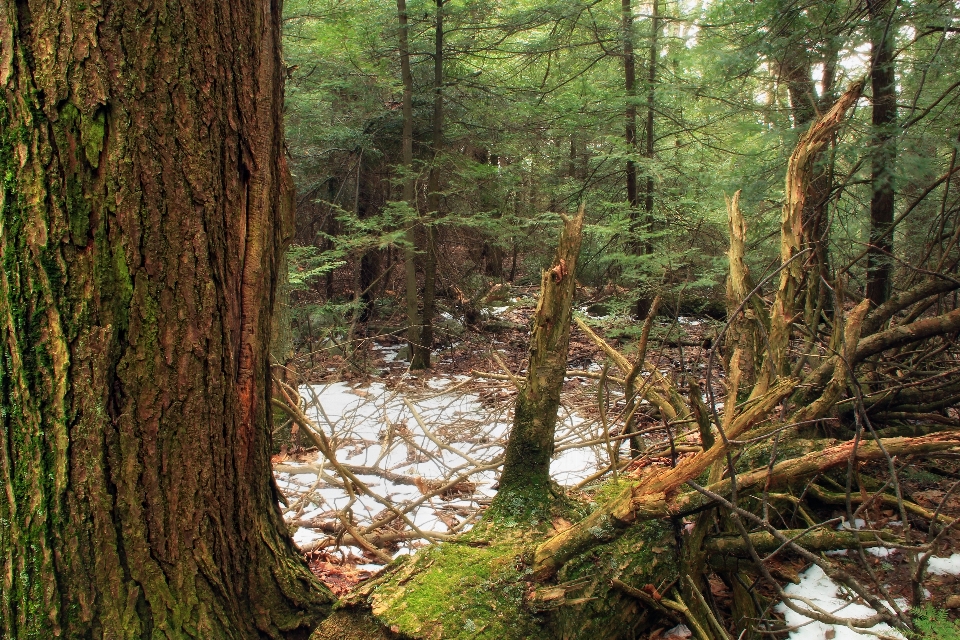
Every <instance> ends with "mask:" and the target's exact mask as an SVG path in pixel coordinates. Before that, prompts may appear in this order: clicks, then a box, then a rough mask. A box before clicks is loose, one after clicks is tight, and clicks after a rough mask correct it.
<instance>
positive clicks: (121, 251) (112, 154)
mask: <svg viewBox="0 0 960 640" xmlns="http://www.w3.org/2000/svg"><path fill="white" fill-rule="evenodd" d="M279 38H280V11H279V6H277V5H271V4H269V3H267V4H237V3H216V2H202V1H189V0H188V1H185V2H178V3H167V4H163V3H161V4H158V5H151V6H150V7H146V8H145V7H144V6H141V5H140V4H139V3H133V2H125V1H121V2H113V3H93V4H90V3H87V4H86V6H84V5H81V4H70V3H40V2H29V3H28V2H17V3H14V2H12V1H4V2H3V3H2V4H0V91H2V104H0V120H2V122H0V165H2V170H3V173H4V175H5V176H6V178H5V180H4V183H3V185H2V212H0V216H2V227H0V228H2V232H0V261H2V262H3V271H2V277H0V361H2V366H0V372H2V373H0V409H2V411H0V415H2V418H0V484H2V485H3V486H4V487H5V489H4V492H3V497H2V498H0V520H2V521H3V526H0V565H2V567H0V580H2V584H0V593H2V597H0V635H2V636H3V637H4V638H10V639H17V638H47V637H57V636H59V637H65V638H141V637H161V636H162V637H204V638H266V637H269V638H294V637H298V636H299V637H302V635H303V634H304V633H305V632H306V630H308V629H309V628H311V627H313V626H315V625H316V624H317V623H318V622H319V621H320V620H321V619H322V618H323V616H324V615H325V614H326V612H327V611H328V610H329V604H330V603H331V602H332V600H333V598H332V596H331V595H330V594H329V592H328V591H326V590H325V589H324V588H323V587H322V586H321V585H320V584H319V582H317V581H316V579H315V578H314V577H313V576H312V574H311V573H310V571H309V570H308V568H307V567H306V565H305V564H304V562H303V560H302V559H301V558H300V557H299V555H298V552H297V550H296V548H295V546H294V545H293V543H292V541H291V540H290V538H289V535H288V533H287V530H286V527H285V525H284V523H283V520H282V518H281V516H280V512H279V510H278V509H277V495H276V493H275V490H274V489H273V485H272V482H271V469H270V427H271V410H270V385H269V370H268V346H269V339H270V335H271V331H270V327H271V313H270V311H271V310H272V309H273V305H274V299H275V293H276V278H277V266H278V261H279V260H280V256H281V253H282V244H283V242H284V238H285V237H286V236H287V233H286V231H285V226H286V225H289V224H291V222H290V220H289V216H290V215H291V214H292V210H291V201H290V198H289V195H290V192H291V181H290V176H289V173H288V171H287V168H286V164H285V161H284V156H283V139H282V131H283V125H282V119H281V115H280V114H281V108H282V103H283V96H282V89H283V85H282V77H283V65H282V60H281V57H280V50H279ZM287 228H289V227H287Z"/></svg>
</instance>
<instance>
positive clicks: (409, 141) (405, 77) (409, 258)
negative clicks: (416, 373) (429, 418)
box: [397, 0, 422, 368]
mask: <svg viewBox="0 0 960 640" xmlns="http://www.w3.org/2000/svg"><path fill="white" fill-rule="evenodd" d="M397 17H398V20H399V22H400V30H399V40H400V78H401V81H402V82H403V139H402V141H401V146H402V147H403V170H404V172H405V174H404V176H403V201H404V202H406V203H407V204H408V205H410V207H411V209H412V211H411V214H410V220H409V222H408V223H407V230H406V234H405V236H404V238H405V240H406V247H404V250H403V263H404V276H405V278H404V280H405V288H406V301H407V349H408V350H409V352H410V362H411V368H417V367H414V366H413V361H414V358H415V356H416V354H417V352H418V349H417V347H418V345H419V344H420V340H421V336H420V309H419V303H418V300H417V293H418V291H417V289H418V288H417V234H416V225H417V221H416V217H415V216H414V215H413V212H415V211H416V209H417V202H416V191H415V187H416V185H415V183H414V180H415V178H414V175H413V74H412V73H411V71H410V42H409V30H410V27H409V26H408V22H407V21H408V18H407V3H406V0H397ZM420 368H422V367H420Z"/></svg>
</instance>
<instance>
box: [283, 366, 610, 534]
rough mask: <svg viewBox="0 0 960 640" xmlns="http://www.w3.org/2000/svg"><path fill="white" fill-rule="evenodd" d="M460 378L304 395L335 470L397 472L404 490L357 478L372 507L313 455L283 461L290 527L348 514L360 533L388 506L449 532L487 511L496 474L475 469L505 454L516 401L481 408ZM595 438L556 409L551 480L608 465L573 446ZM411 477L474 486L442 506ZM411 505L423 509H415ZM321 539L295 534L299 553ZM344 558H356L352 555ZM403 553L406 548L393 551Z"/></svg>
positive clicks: (591, 428) (590, 428)
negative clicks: (332, 452) (416, 386)
mask: <svg viewBox="0 0 960 640" xmlns="http://www.w3.org/2000/svg"><path fill="white" fill-rule="evenodd" d="M466 380H469V378H468V377H466V376H456V377H454V378H453V379H450V378H434V379H431V380H428V381H427V388H426V389H424V390H423V391H413V390H404V391H402V392H397V391H391V390H388V389H387V388H386V387H385V386H384V385H383V384H381V383H373V384H371V385H369V386H363V387H351V386H350V385H349V384H347V383H342V382H339V383H333V384H327V385H315V386H303V387H301V388H300V394H301V396H302V397H303V399H304V401H305V403H306V413H307V415H308V416H309V417H310V418H312V419H313V420H314V422H315V424H317V425H318V426H319V428H321V429H322V430H323V432H324V434H325V435H326V436H327V438H328V439H329V440H330V441H331V442H332V443H334V445H335V446H336V449H337V459H338V461H339V462H340V463H343V464H346V465H351V466H354V467H358V466H359V467H375V468H377V469H380V470H382V471H385V472H390V473H395V474H400V475H402V476H405V477H406V482H402V481H401V482H394V481H391V480H388V479H386V478H384V477H383V476H381V475H375V474H364V473H357V476H358V478H359V479H360V480H361V481H362V482H363V483H364V484H366V485H367V487H368V488H369V489H370V491H371V492H372V493H374V494H376V496H377V497H378V498H379V499H377V498H375V497H373V496H370V495H365V494H363V493H362V492H355V494H354V496H353V497H351V496H350V495H349V494H348V492H347V491H346V490H345V489H344V488H341V487H340V486H338V485H339V484H340V482H339V477H338V476H337V475H336V473H335V471H334V470H333V468H332V466H331V465H330V464H329V462H327V461H326V460H324V459H323V457H322V456H321V455H320V454H319V453H317V454H313V458H312V459H307V460H304V461H302V462H293V461H290V462H284V463H282V465H281V466H282V470H280V471H277V472H276V473H275V475H276V480H277V486H278V487H279V488H280V489H281V490H282V491H283V492H284V494H285V495H286V497H287V502H288V504H290V505H291V506H290V508H288V509H287V510H286V514H285V517H286V518H287V520H288V521H297V522H298V523H301V524H302V523H305V522H310V521H315V522H319V521H321V520H322V521H325V522H332V521H335V519H336V517H337V516H336V512H338V511H341V510H344V509H346V508H348V507H349V509H350V513H351V514H352V517H353V522H354V524H355V526H357V527H358V528H361V529H362V528H363V527H364V526H366V525H367V524H369V523H370V522H372V521H373V520H374V519H376V518H377V517H378V516H381V515H382V514H383V513H385V509H386V508H387V506H386V504H387V503H391V504H394V505H397V506H398V507H400V508H401V509H404V508H406V507H411V506H412V508H411V509H410V511H409V513H408V514H407V517H408V519H409V520H410V522H412V523H413V525H414V526H415V527H417V528H419V529H421V530H422V531H425V532H434V533H440V534H446V533H447V532H448V527H449V526H450V525H457V524H459V523H461V522H463V521H464V519H465V518H468V517H469V516H470V515H471V514H474V513H476V512H477V511H478V510H479V509H480V508H481V506H482V505H483V504H487V503H489V500H490V499H491V498H492V497H493V496H494V495H496V489H495V488H494V486H495V484H496V479H497V475H498V470H497V469H495V468H491V469H486V470H482V471H476V472H472V470H473V469H475V468H476V467H482V466H485V465H489V464H490V463H491V462H493V461H494V460H495V459H496V458H498V457H499V456H501V455H502V453H503V448H504V446H505V444H506V440H507V436H508V433H509V429H510V425H511V422H512V415H511V413H512V404H513V403H512V401H507V402H500V403H496V404H494V405H493V406H490V405H489V403H488V404H484V403H483V402H482V401H481V399H480V397H479V396H477V395H475V394H472V393H465V392H463V391H462V390H460V389H458V385H460V383H461V382H464V381H466ZM418 417H419V419H418ZM424 427H426V430H425V429H424ZM602 436H603V434H602V428H601V427H600V425H599V424H597V423H594V422H592V421H589V422H588V421H585V420H584V419H583V418H582V417H580V416H578V415H577V414H576V413H575V412H573V411H569V410H567V409H565V408H561V410H560V415H559V417H558V422H557V445H558V452H557V454H556V456H555V457H554V460H553V463H552V465H551V474H552V476H553V478H554V479H555V480H556V481H557V482H559V483H560V484H562V485H573V484H576V483H577V482H579V481H581V480H583V479H584V478H586V477H588V476H590V475H591V474H593V473H594V472H595V471H596V470H597V469H598V468H599V467H600V466H605V465H606V464H607V452H606V449H605V447H604V445H603V444H597V443H594V444H592V445H588V446H580V445H581V443H583V442H585V441H598V440H600V441H602ZM414 478H420V479H422V480H424V481H426V482H427V483H429V482H430V481H435V482H447V481H450V480H452V479H457V478H460V479H464V480H468V481H469V482H471V483H473V484H474V485H475V487H474V491H472V492H466V493H465V494H464V495H457V496H448V498H449V499H444V498H441V497H439V496H435V497H432V498H429V499H427V500H423V494H422V493H421V491H420V490H419V489H418V488H417V487H416V486H415V485H414V484H411V482H412V480H413V479H414ZM418 501H422V503H421V504H417V505H415V503H416V502H418ZM413 505H415V506H413ZM471 524H472V523H470V522H467V523H465V524H463V525H462V526H461V527H460V529H459V530H463V531H465V530H467V529H469V528H470V526H471ZM323 538H326V534H324V533H322V532H316V531H314V530H311V529H309V528H308V527H306V526H301V527H300V528H299V529H298V530H297V532H296V534H295V536H294V540H295V541H296V542H297V543H298V544H300V545H301V546H303V545H309V543H314V542H316V541H317V540H320V539H323ZM348 550H349V551H352V552H354V553H359V550H358V549H348ZM409 551H410V549H409V548H407V547H402V548H401V550H400V552H409Z"/></svg>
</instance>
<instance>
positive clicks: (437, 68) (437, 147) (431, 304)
mask: <svg viewBox="0 0 960 640" xmlns="http://www.w3.org/2000/svg"><path fill="white" fill-rule="evenodd" d="M436 10H437V15H436V25H435V38H434V42H435V49H434V52H433V123H432V129H433V162H432V163H431V165H430V175H429V177H428V178H427V215H426V218H427V220H426V224H425V225H424V229H423V230H424V235H425V236H426V242H425V243H424V256H423V316H422V318H421V320H420V322H421V327H420V342H419V343H418V344H417V345H415V347H414V350H413V355H412V357H411V361H410V368H411V369H429V368H430V352H431V351H432V350H433V316H434V315H435V314H436V306H437V232H436V229H435V228H434V225H433V222H434V219H435V218H436V217H438V216H439V214H440V154H441V153H442V152H443V0H436Z"/></svg>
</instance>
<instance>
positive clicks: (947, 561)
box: [776, 520, 960, 640]
mask: <svg viewBox="0 0 960 640" xmlns="http://www.w3.org/2000/svg"><path fill="white" fill-rule="evenodd" d="M857 524H858V526H859V527H862V526H863V524H862V521H859V520H858V521H857ZM868 551H870V552H871V553H874V555H878V556H880V557H884V556H885V555H889V554H890V553H893V552H894V551H893V550H888V549H872V548H871V549H868ZM877 551H887V552H888V553H887V554H881V553H876V552H877ZM927 571H928V573H934V574H937V575H960V553H955V554H953V555H952V556H950V557H949V558H937V557H933V558H930V563H929V565H928V569H927ZM784 593H786V594H787V595H790V596H801V597H804V598H808V599H810V600H811V601H813V602H814V603H815V604H816V605H817V606H819V607H820V608H821V609H823V610H825V611H827V612H829V613H832V614H833V615H835V616H838V617H842V618H866V617H869V616H872V615H874V614H875V613H876V611H875V610H874V609H872V608H871V607H869V606H867V605H863V604H858V603H856V602H853V599H854V598H853V597H852V596H849V595H848V594H847V593H846V592H845V590H844V589H843V588H842V587H840V586H839V585H838V584H837V583H836V582H834V581H833V580H831V579H830V578H829V577H828V576H827V575H826V574H825V573H824V572H823V569H821V568H820V567H818V566H816V565H814V566H812V567H810V568H809V569H807V570H806V571H804V572H802V573H801V574H800V584H790V585H787V586H786V587H785V588H784ZM926 593H927V597H929V591H928V592H926ZM795 602H796V604H797V605H799V606H800V607H802V608H805V607H806V605H805V604H804V603H802V602H799V601H795ZM896 602H897V606H898V607H899V608H900V609H901V610H906V609H909V604H908V603H907V602H906V601H905V600H903V599H897V601H896ZM776 610H777V611H779V612H781V613H783V614H784V619H785V621H786V623H787V625H788V626H790V627H798V628H796V629H794V630H792V631H791V632H790V638H791V640H823V639H824V638H826V637H828V636H827V632H828V631H830V630H831V629H832V630H833V632H834V633H835V634H836V635H835V636H830V637H833V638H834V639H835V640H860V639H862V638H864V637H868V636H869V637H875V634H878V633H879V634H883V635H890V636H894V637H900V638H902V637H903V636H902V635H901V634H900V633H899V632H898V631H896V630H895V629H892V628H890V626H889V625H887V624H886V623H881V624H878V625H876V626H875V627H873V628H871V629H870V630H869V631H870V632H872V633H867V632H866V631H865V632H862V633H861V632H858V631H856V630H854V629H851V628H849V627H846V626H843V625H831V624H825V623H823V622H819V621H816V620H812V619H811V618H808V617H806V616H804V615H801V614H799V613H797V612H796V611H794V610H793V609H790V608H789V607H787V606H786V605H785V604H784V603H782V602H781V603H780V604H778V605H777V607H776ZM801 625H802V626H801Z"/></svg>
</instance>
